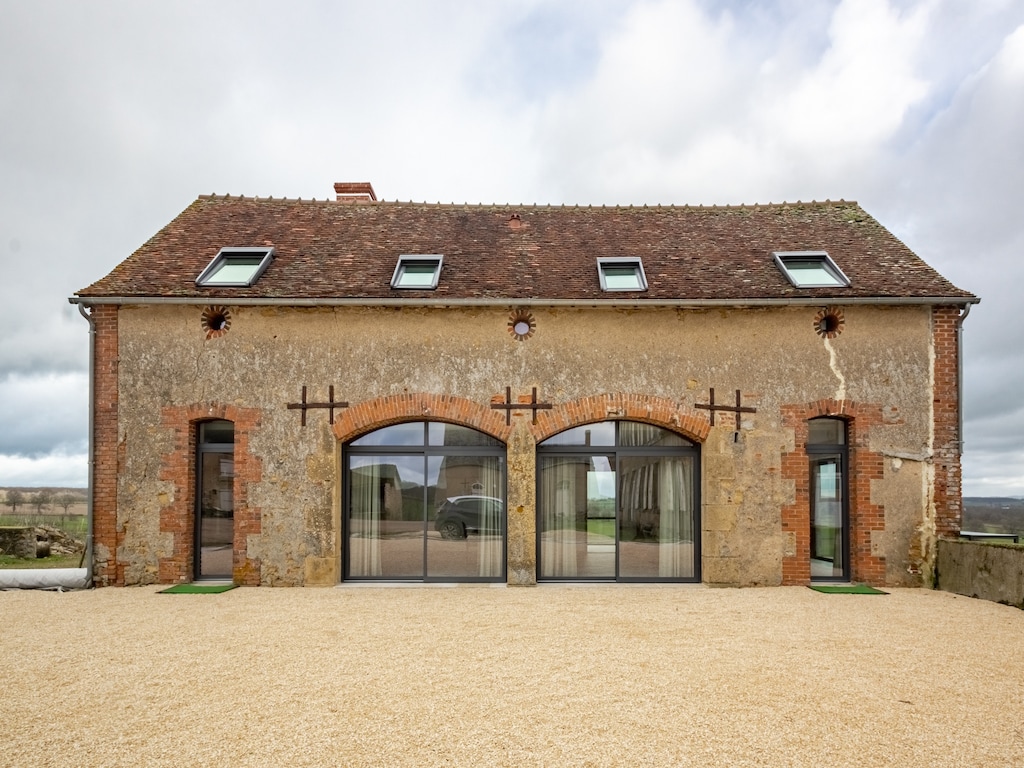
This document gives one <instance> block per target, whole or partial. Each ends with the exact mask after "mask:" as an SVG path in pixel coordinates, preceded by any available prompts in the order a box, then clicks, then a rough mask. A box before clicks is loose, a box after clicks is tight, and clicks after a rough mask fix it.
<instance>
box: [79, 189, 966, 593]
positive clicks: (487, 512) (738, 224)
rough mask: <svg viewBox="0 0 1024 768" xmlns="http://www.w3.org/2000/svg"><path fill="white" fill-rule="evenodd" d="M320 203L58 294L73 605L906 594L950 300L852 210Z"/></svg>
mask: <svg viewBox="0 0 1024 768" xmlns="http://www.w3.org/2000/svg"><path fill="white" fill-rule="evenodd" d="M335 192H336V199H330V200H327V201H315V200H314V201H307V200H288V199H271V198H268V199H262V198H247V197H233V196H209V197H206V196H204V197H200V198H199V199H197V200H196V201H195V202H194V203H192V204H191V205H190V206H189V207H188V208H187V209H186V210H185V211H184V212H182V213H181V214H180V215H179V216H178V217H177V218H175V219H174V220H173V221H172V222H171V223H169V224H168V225H167V226H166V227H164V228H163V229H162V230H160V231H159V232H158V233H157V234H156V235H155V236H154V237H153V238H152V239H151V240H149V242H147V243H146V244H145V245H143V246H142V247H141V248H139V249H138V250H137V251H136V252H135V253H133V254H132V255H131V256H129V257H128V258H127V259H126V260H125V261H123V262H122V263H121V264H119V265H118V266H117V267H116V268H115V269H114V270H113V271H112V272H111V273H110V274H109V275H107V276H106V277H104V278H102V279H101V280H99V281H98V282H96V283H94V284H93V285H91V286H89V287H88V288H85V289H83V290H81V291H79V292H78V293H77V294H75V296H73V297H72V298H71V299H70V300H71V301H72V302H73V303H76V304H79V305H81V309H82V312H83V314H85V315H86V316H87V317H88V319H89V322H90V326H91V333H92V335H91V338H92V345H91V346H92V370H93V379H92V395H91V397H92V405H91V422H92V441H91V443H92V448H91V457H92V459H91V462H90V472H91V480H90V485H91V495H92V515H93V518H92V519H93V550H92V551H93V581H94V583H95V584H97V585H130V584H151V583H166V584H171V583H179V582H191V581H194V580H204V579H216V580H233V581H234V582H236V583H239V584H247V585H267V586H276V585H307V586H311V585H334V584H338V583H340V582H350V581H353V582H354V581H373V580H381V581H426V582H430V581H436V582H463V581H465V582H473V581H480V582H497V583H507V584H511V585H533V584H536V583H538V582H545V581H559V582H565V581H574V580H592V581H593V580H596V581H608V582H615V581H619V582H626V581H634V582H636V581H639V582H702V583H706V584H710V585H780V584H806V583H810V582H812V581H836V582H847V581H854V582H865V583H869V584H874V585H891V586H905V585H921V584H929V583H930V580H931V576H932V572H933V566H934V558H935V545H936V540H937V538H939V537H941V536H944V535H956V533H957V532H958V530H959V525H960V519H961V497H960V447H961V443H960V426H959V404H960V393H959V362H960V347H959V344H960V341H959V339H960V335H959V329H960V323H961V321H962V319H963V318H964V316H965V315H966V313H967V310H968V309H969V308H970V305H971V304H973V303H976V302H977V301H978V299H977V298H976V297H975V296H973V295H972V294H971V293H968V292H966V291H964V290H961V289H959V288H957V287H955V286H953V285H952V284H950V283H949V282H948V281H947V280H945V279H944V278H943V277H942V276H940V275H939V274H938V273H936V272H935V271H934V270H933V269H931V268H930V267H929V266H928V265H927V264H925V263H924V262H923V261H922V260H921V259H920V258H918V257H917V256H916V255H914V254H913V253H912V252H911V251H910V250H908V249H907V248H906V247H905V246H904V245H903V244H902V243H900V242H899V241H898V240H897V239H896V238H895V237H894V236H893V235H892V234H891V233H889V232H888V231H887V230H886V229H885V228H884V227H882V226H881V225H880V224H879V223H878V222H877V221H875V220H874V219H873V218H872V217H871V216H870V215H868V214H867V213H866V212H865V211H864V210H863V209H862V208H861V207H860V206H859V205H857V204H856V203H850V202H824V203H817V202H815V203H796V204H774V205H750V206H725V207H689V206H685V207H676V206H665V207H662V206H609V207H589V206H588V207H580V206H540V205H454V204H453V205H443V204H436V205H433V204H415V203H401V202H384V201H378V200H377V198H376V196H375V194H374V192H373V189H372V187H371V186H370V185H369V184H364V183H350V184H336V185H335Z"/></svg>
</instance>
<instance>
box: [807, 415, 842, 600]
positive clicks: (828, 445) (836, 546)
mask: <svg viewBox="0 0 1024 768" xmlns="http://www.w3.org/2000/svg"><path fill="white" fill-rule="evenodd" d="M808 426H809V429H808V439H807V456H808V459H809V460H810V479H811V494H810V496H811V499H810V501H811V510H810V512H811V514H810V522H811V531H810V533H811V579H813V580H815V581H849V580H850V514H849V505H848V502H847V497H848V493H847V465H848V463H849V462H848V449H847V445H846V422H844V421H843V420H841V419H828V418H823V419H812V420H811V421H810V423H809V425H808Z"/></svg>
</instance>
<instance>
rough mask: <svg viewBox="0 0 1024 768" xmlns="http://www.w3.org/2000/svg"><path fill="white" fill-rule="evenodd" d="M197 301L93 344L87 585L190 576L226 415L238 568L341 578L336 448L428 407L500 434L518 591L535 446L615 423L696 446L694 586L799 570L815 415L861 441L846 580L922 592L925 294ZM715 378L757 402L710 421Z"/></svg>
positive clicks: (796, 575)
mask: <svg viewBox="0 0 1024 768" xmlns="http://www.w3.org/2000/svg"><path fill="white" fill-rule="evenodd" d="M204 309H206V308H205V307H202V306H194V307H185V306H172V305H145V306H126V307H121V308H120V310H119V311H118V312H117V313H116V315H115V316H113V317H112V318H110V320H111V323H110V330H109V331H107V332H106V333H107V335H106V336H104V335H103V334H104V332H103V329H102V328H98V340H97V343H98V347H99V349H100V350H103V351H102V352H98V354H102V355H107V356H109V355H112V354H113V352H112V349H116V356H115V357H113V359H112V360H106V359H105V358H104V359H100V360H98V373H97V376H98V379H99V378H100V377H106V379H104V380H103V381H98V387H97V392H98V395H97V397H98V398H103V402H101V403H99V406H100V411H99V412H98V413H99V414H100V416H98V421H97V429H98V430H99V433H98V435H97V448H98V455H99V456H100V457H101V460H100V464H99V466H100V469H101V470H102V471H104V472H105V471H107V470H108V467H109V463H108V462H109V461H110V460H114V459H116V466H117V484H116V505H114V504H112V503H111V499H110V496H111V495H112V494H110V493H109V491H108V490H107V488H108V486H106V485H103V483H102V482H101V483H100V484H98V486H97V488H98V492H99V493H100V498H99V499H98V500H97V505H96V516H97V519H96V530H97V536H98V540H97V547H96V551H97V558H98V563H97V565H98V571H97V573H98V582H99V583H119V584H139V583H151V582H156V581H174V580H186V579H188V578H189V567H190V566H189V562H190V557H191V554H190V553H191V547H192V546H193V545H192V543H191V542H190V535H189V531H190V526H191V525H192V524H193V523H192V522H191V521H192V519H193V518H192V516H193V514H194V513H193V512H192V509H193V505H194V499H193V494H194V490H193V488H192V485H193V484H194V467H193V465H192V462H194V459H193V458H191V456H190V454H191V452H192V451H193V450H194V428H195V422H196V421H197V420H199V419H201V418H204V417H207V416H208V417H210V418H213V417H216V418H223V417H224V415H225V414H229V412H230V413H234V414H235V415H236V417H237V418H238V419H239V420H240V421H239V423H238V426H237V432H236V440H237V441H238V442H237V443H236V451H242V453H243V454H244V457H245V459H244V461H243V464H242V466H241V467H240V468H239V472H238V474H237V476H236V479H235V497H236V500H237V503H236V515H238V519H240V520H242V521H243V522H244V525H242V526H240V527H239V528H238V529H237V530H236V540H235V554H236V562H235V571H236V579H238V578H241V579H243V581H244V582H245V583H254V584H264V585H267V584H280V585H299V584H308V585H312V584H334V583H337V581H338V579H339V578H340V561H341V550H342V547H341V542H342V540H343V531H342V530H341V520H342V502H341V499H342V498H343V488H342V487H341V472H340V456H341V447H342V445H343V444H344V443H345V441H347V440H350V439H352V438H353V437H354V436H356V435H358V434H360V433H362V432H365V431H368V430H369V429H371V428H374V427H375V426H380V425H383V424H384V423H388V420H391V421H398V420H407V419H429V418H440V419H443V420H450V421H454V422H457V423H462V424H466V425H467V426H474V427H475V428H477V429H483V430H484V431H487V432H489V433H490V434H492V435H494V436H495V437H498V438H499V439H501V440H502V441H504V442H505V443H506V445H507V446H508V451H509V456H508V458H509V461H508V467H509V482H508V492H509V499H508V510H509V526H508V553H509V567H508V572H509V580H510V582H511V583H520V584H530V583H533V582H534V581H535V579H536V564H535V562H534V561H535V555H536V542H535V530H536V528H535V520H536V502H535V498H534V496H535V471H534V466H533V465H534V454H533V451H534V449H535V446H536V443H537V442H538V441H540V440H542V439H544V438H545V437H547V436H549V435H550V434H554V433H555V432H557V431H559V430H560V429H564V428H566V427H568V426H573V425H575V424H580V423H587V421H596V420H603V419H606V418H631V419H637V420H640V421H647V422H649V423H653V424H658V425H660V426H664V427H665V428H667V429H672V430H675V431H677V432H680V433H681V434H684V435H686V436H687V437H689V438H690V439H692V440H695V441H696V442H698V443H699V444H700V445H701V461H702V478H701V481H702V482H701V502H702V507H701V521H702V528H703V530H702V533H703V536H702V541H703V543H702V563H703V580H704V581H705V582H707V583H712V584H722V585H774V584H782V583H800V582H801V581H803V580H806V579H805V574H804V573H803V571H802V570H801V566H799V565H794V566H792V567H790V566H786V565H784V564H785V563H787V562H790V563H792V562H794V560H793V559H794V558H796V557H799V556H800V555H799V552H800V548H801V546H802V543H801V539H800V538H799V536H797V535H796V533H795V530H796V528H794V526H797V527H799V526H800V525H802V523H800V522H799V515H800V514H806V513H801V512H799V508H801V505H805V500H806V498H807V479H806V472H807V461H806V456H805V455H803V453H802V451H803V447H802V446H803V443H802V439H801V432H802V431H803V432H805V431H806V430H805V429H803V427H802V426H801V425H802V423H803V421H805V420H806V419H807V418H812V417H814V416H815V415H838V416H840V417H841V418H844V419H846V420H847V421H848V424H849V425H850V428H851V435H853V436H854V439H855V440H856V445H855V446H852V447H851V450H852V453H851V461H852V462H853V463H854V469H855V471H857V473H858V474H857V477H856V478H855V482H854V483H852V484H851V497H852V499H853V501H852V504H853V507H852V508H851V512H852V514H853V515H854V519H855V524H854V535H855V551H854V555H853V568H854V573H853V576H854V578H855V579H857V580H862V581H870V582H872V583H878V584H889V585H912V584H917V583H920V573H921V572H922V569H927V568H928V567H930V566H929V565H928V563H926V562H923V561H924V560H925V559H926V558H928V557H930V554H929V552H928V551H927V550H926V549H925V548H922V547H921V545H920V542H921V539H922V537H927V536H928V535H930V533H929V532H930V531H934V520H935V514H936V513H935V509H934V500H933V488H934V484H935V482H936V477H935V474H936V473H935V472H934V470H933V467H932V463H933V462H932V458H933V455H934V439H933V435H934V426H935V425H934V423H933V415H934V411H933V408H932V403H933V398H932V390H931V382H932V380H933V376H934V369H933V364H934V360H935V349H934V345H933V319H932V315H931V312H930V310H929V309H928V308H927V307H901V308H884V307H875V306H850V307H845V308H842V318H843V322H842V324H841V325H839V326H838V329H837V330H836V331H835V332H834V333H829V334H822V333H821V332H820V326H819V321H820V315H821V310H820V309H819V308H815V307H784V308H771V309H769V308H749V309H726V308H722V309H706V310H699V309H671V308H662V309H639V308H596V307H592V308H588V307H530V308H529V311H528V312H526V311H517V308H516V307H506V308H451V307H447V308H440V307H438V308H394V307H377V308H365V307H322V308H272V307H247V306H227V307H225V308H223V309H220V308H219V310H218V311H224V312H226V313H228V315H229V316H230V323H229V324H227V325H225V326H224V330H223V331H221V332H218V333H216V334H211V333H209V331H208V328H207V327H205V326H204V323H203V314H204ZM107 314H109V313H107ZM524 314H528V315H529V316H530V320H531V324H532V330H531V332H530V333H529V334H528V335H526V336H519V335H517V334H515V333H512V332H511V330H510V328H511V326H512V320H513V319H514V318H516V317H522V316H523V315H524ZM946 324H947V325H948V323H946ZM107 379H110V380H113V381H114V382H116V387H115V388H113V389H112V388H111V387H110V386H109V384H110V382H109V381H108V380H107ZM303 387H306V390H307V396H308V400H309V401H310V402H317V401H319V402H324V401H326V400H327V399H328V397H329V391H330V388H331V387H333V391H334V399H335V400H336V401H338V402H342V401H343V402H345V403H347V404H348V405H347V407H344V408H342V407H338V408H337V409H335V410H334V411H332V412H329V411H328V409H326V408H322V409H315V410H308V411H307V412H306V413H305V425H303V424H302V417H301V413H300V411H299V410H297V409H294V408H291V409H290V408H289V407H288V406H289V405H295V404H297V403H298V402H299V401H300V398H301V393H302V388H303ZM506 388H509V389H510V391H511V393H512V397H513V399H514V400H516V401H519V402H523V401H524V400H526V399H528V398H529V397H530V396H531V393H532V390H533V389H534V388H536V390H537V393H538V398H539V399H540V400H541V401H542V402H544V403H547V404H550V405H551V406H552V407H551V410H549V411H541V412H539V413H538V418H537V423H536V424H534V423H533V422H532V418H531V413H530V411H528V410H517V411H514V412H513V413H512V416H511V424H508V425H506V422H505V413H504V412H502V411H498V410H493V409H492V408H491V406H492V405H493V404H495V403H497V402H501V401H503V400H504V398H505V393H506ZM712 388H714V390H715V393H716V398H717V400H716V402H717V403H719V404H721V403H728V402H734V401H735V397H736V395H735V393H736V391H737V390H739V391H740V393H741V395H740V397H741V401H742V405H743V406H744V408H749V409H753V411H744V412H743V413H741V414H739V416H737V415H736V414H733V413H729V412H717V414H716V417H715V420H714V423H713V424H712V423H711V419H710V415H711V412H710V411H708V410H706V409H704V408H701V407H700V406H706V405H707V404H708V403H709V397H710V390H711V389H712ZM113 411H116V415H117V418H116V427H114V426H112V424H111V421H110V419H108V417H107V415H106V414H109V413H111V412H113ZM210 414H213V415H212V416H210ZM218 414H219V415H218ZM332 417H333V421H334V423H332V422H331V419H332ZM491 422H494V424H493V425H492V424H491ZM495 425H498V426H495ZM190 441H191V442H190ZM957 468H958V465H957ZM98 471H99V470H98ZM105 477H106V476H104V478H101V479H105ZM787 509H789V510H790V512H785V510H787ZM943 514H947V512H944V513H943ZM794 521H796V522H794ZM929 521H930V522H929Z"/></svg>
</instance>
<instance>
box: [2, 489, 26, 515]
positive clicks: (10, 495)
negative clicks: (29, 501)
mask: <svg viewBox="0 0 1024 768" xmlns="http://www.w3.org/2000/svg"><path fill="white" fill-rule="evenodd" d="M4 503H5V504H6V505H7V506H8V507H10V508H11V512H17V511H18V505H19V504H24V503H25V494H23V493H22V492H21V491H19V490H17V489H12V490H10V491H8V492H7V500H6V501H5V502H4Z"/></svg>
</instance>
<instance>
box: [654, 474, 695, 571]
mask: <svg viewBox="0 0 1024 768" xmlns="http://www.w3.org/2000/svg"><path fill="white" fill-rule="evenodd" d="M658 472H659V486H658V496H659V507H660V512H661V514H660V530H659V531H658V542H659V545H658V546H659V552H658V576H660V577H661V578H679V577H683V576H692V575H693V556H694V550H693V459H690V458H665V459H661V460H660V461H659V462H658Z"/></svg>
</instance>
